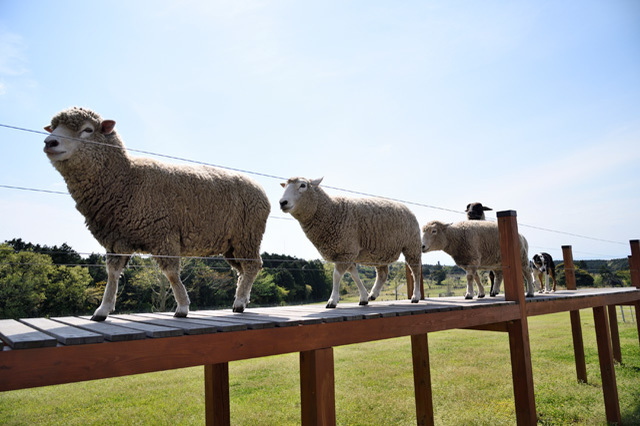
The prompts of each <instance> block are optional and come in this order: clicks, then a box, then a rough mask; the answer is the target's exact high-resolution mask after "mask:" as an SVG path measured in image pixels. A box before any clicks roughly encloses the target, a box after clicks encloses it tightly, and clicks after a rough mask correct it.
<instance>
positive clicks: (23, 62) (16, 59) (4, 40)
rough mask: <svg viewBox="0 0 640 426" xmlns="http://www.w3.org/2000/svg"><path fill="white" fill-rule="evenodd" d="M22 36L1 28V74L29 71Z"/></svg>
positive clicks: (10, 74) (8, 74) (18, 74)
mask: <svg viewBox="0 0 640 426" xmlns="http://www.w3.org/2000/svg"><path fill="white" fill-rule="evenodd" d="M25 50H26V43H25V42H24V40H23V38H22V36H20V35H18V34H14V33H11V32H8V31H2V30H0V75H7V76H20V75H23V74H26V73H27V72H28V68H27V59H26V55H25V54H24V52H25Z"/></svg>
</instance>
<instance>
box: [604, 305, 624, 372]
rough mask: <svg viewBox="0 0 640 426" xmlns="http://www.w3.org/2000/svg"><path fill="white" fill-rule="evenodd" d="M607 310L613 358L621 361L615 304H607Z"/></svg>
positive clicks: (618, 361)
mask: <svg viewBox="0 0 640 426" xmlns="http://www.w3.org/2000/svg"><path fill="white" fill-rule="evenodd" d="M607 311H608V312H609V331H610V332H611V349H612V351H613V360H614V361H615V362H617V363H622V351H621V350H620V334H619V333H618V314H617V313H616V306H615V305H609V306H607Z"/></svg>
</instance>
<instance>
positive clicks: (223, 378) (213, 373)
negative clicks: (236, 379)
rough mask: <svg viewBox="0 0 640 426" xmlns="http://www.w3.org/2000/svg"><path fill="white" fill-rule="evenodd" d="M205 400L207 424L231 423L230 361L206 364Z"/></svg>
mask: <svg viewBox="0 0 640 426" xmlns="http://www.w3.org/2000/svg"><path fill="white" fill-rule="evenodd" d="M204 401H205V418H206V424H207V426H213V425H215V426H228V425H230V424H231V411H230V408H229V364H228V363H226V362H223V363H220V364H209V365H205V366H204Z"/></svg>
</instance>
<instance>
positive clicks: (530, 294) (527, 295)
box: [525, 293, 534, 297]
mask: <svg viewBox="0 0 640 426" xmlns="http://www.w3.org/2000/svg"><path fill="white" fill-rule="evenodd" d="M525 296H526V297H533V296H534V294H533V293H527V294H525Z"/></svg>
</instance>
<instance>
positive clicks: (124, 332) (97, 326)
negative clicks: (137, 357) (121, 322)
mask: <svg viewBox="0 0 640 426" xmlns="http://www.w3.org/2000/svg"><path fill="white" fill-rule="evenodd" d="M51 319H52V320H54V321H57V322H59V323H62V324H68V325H72V326H74V327H79V328H82V329H84V330H88V331H91V332H93V333H98V334H102V335H103V336H104V338H105V340H108V341H110V342H122V341H127V340H140V339H144V338H145V337H146V336H145V333H144V332H142V331H138V330H132V329H130V328H125V327H119V326H117V325H113V324H108V323H105V322H98V321H91V320H90V319H87V318H80V317H56V318H51Z"/></svg>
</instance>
